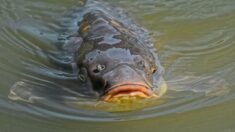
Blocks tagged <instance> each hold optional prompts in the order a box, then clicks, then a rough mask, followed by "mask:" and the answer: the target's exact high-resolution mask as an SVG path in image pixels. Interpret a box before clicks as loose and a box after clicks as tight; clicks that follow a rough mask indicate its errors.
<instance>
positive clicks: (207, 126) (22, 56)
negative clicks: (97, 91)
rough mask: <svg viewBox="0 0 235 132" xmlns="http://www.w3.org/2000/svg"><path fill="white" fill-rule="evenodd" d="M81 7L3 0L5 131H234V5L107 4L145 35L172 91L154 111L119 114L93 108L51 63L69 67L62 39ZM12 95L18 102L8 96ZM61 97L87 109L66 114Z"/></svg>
mask: <svg viewBox="0 0 235 132" xmlns="http://www.w3.org/2000/svg"><path fill="white" fill-rule="evenodd" d="M83 3H84V1H77V0H68V1H59V0H58V1H52V0H43V1H40V2H38V1H33V0H19V1H14V0H1V5H0V18H1V19H0V25H1V26H0V74H1V80H0V86H1V88H0V131H1V132H12V131H18V132H32V131H33V132H42V131H45V132H47V131H48V132H53V131H57V132H64V131H66V132H77V131H82V132H89V131H102V132H104V131H118V132H119V131H130V130H131V131H136V132H142V131H153V132H155V131H165V132H172V131H181V132H184V131H185V132H194V131H195V132H197V131H205V132H207V131H215V132H217V131H218V132H233V131H235V127H234V126H235V123H234V122H235V116H234V111H235V105H234V104H235V82H234V80H235V52H234V50H235V14H234V11H235V2H234V1H233V0H224V1H220V0H214V1H212V0H203V1H202V0H178V1H174V0H146V1H141V0H128V1H126V0H119V1H115V0H112V1H109V2H108V3H110V4H113V5H114V6H117V7H120V8H122V9H124V11H126V12H128V14H129V15H130V16H131V17H133V18H134V20H135V21H136V22H137V23H139V24H140V25H141V26H143V27H144V28H146V29H147V30H148V32H149V35H150V37H151V38H152V40H153V42H154V47H155V48H156V49H157V52H158V55H159V58H160V60H161V63H162V65H163V67H164V68H165V75H164V78H165V79H166V81H167V84H168V88H169V90H168V92H167V93H166V94H165V95H164V96H163V97H162V98H161V99H159V100H158V101H156V102H155V103H154V104H153V105H150V106H149V107H146V108H144V109H139V110H136V111H132V112H121V113H112V112H107V111H103V110H100V109H95V108H94V107H90V106H94V104H93V102H95V101H91V100H92V99H90V98H86V97H83V95H82V94H79V91H77V87H79V86H77V84H76V82H75V81H74V79H75V76H74V75H73V73H72V72H71V70H69V68H68V69H64V68H61V67H60V66H58V65H57V64H55V63H52V61H51V60H58V61H55V62H59V63H60V64H64V65H66V64H67V63H69V61H70V60H71V56H70V55H69V54H67V53H64V52H62V51H61V50H59V49H58V48H57V45H59V44H61V40H60V39H59V40H58V38H61V36H62V37H63V36H66V35H68V34H70V33H71V32H74V31H75V30H76V29H74V27H76V22H77V21H78V19H79V15H77V14H76V13H79V11H80V9H81V8H82V6H83ZM101 3H102V1H101ZM48 56H49V58H50V59H49V58H48ZM14 88H17V89H15V90H18V91H14V92H17V93H21V95H20V96H10V97H9V96H8V95H9V93H10V91H11V89H14ZM35 89H36V90H35ZM13 94H14V93H13ZM87 94H89V91H88V93H87ZM45 95H46V96H45ZM61 96H63V99H68V100H73V99H74V97H81V98H79V99H80V100H79V101H80V102H82V103H80V104H79V105H77V107H66V105H65V104H64V103H61V100H60V98H59V97H61ZM45 97H47V98H45ZM88 100H89V101H88ZM76 101H77V100H76ZM88 103H90V104H88ZM87 104H88V105H87ZM73 106H74V105H73ZM108 106H109V105H107V106H104V105H103V107H102V108H101V109H104V108H107V109H108V108H109V107H108Z"/></svg>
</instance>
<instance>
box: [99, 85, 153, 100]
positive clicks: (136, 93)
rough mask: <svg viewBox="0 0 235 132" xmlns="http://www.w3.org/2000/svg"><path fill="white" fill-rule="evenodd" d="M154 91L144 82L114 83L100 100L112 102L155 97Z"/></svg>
mask: <svg viewBox="0 0 235 132" xmlns="http://www.w3.org/2000/svg"><path fill="white" fill-rule="evenodd" d="M155 96H156V95H155V94H154V92H153V91H152V90H151V89H150V88H149V87H148V86H147V85H146V84H144V83H122V84H118V85H114V86H112V87H111V88H109V90H108V91H107V92H106V94H105V95H104V96H103V97H102V99H101V100H102V101H106V102H112V101H114V100H121V99H125V98H126V99H128V98H133V97H134V98H139V99H147V98H151V97H155Z"/></svg>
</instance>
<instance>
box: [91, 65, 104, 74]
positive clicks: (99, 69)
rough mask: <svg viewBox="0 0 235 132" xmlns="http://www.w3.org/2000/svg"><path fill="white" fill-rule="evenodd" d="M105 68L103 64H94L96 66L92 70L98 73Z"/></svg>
mask: <svg viewBox="0 0 235 132" xmlns="http://www.w3.org/2000/svg"><path fill="white" fill-rule="evenodd" d="M104 69H105V65H100V64H98V65H96V68H95V69H94V70H93V73H99V72H101V71H103V70H104Z"/></svg>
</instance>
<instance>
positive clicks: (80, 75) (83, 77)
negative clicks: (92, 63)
mask: <svg viewBox="0 0 235 132" xmlns="http://www.w3.org/2000/svg"><path fill="white" fill-rule="evenodd" d="M78 77H79V79H80V80H81V81H82V82H85V81H86V77H85V75H83V74H79V75H78Z"/></svg>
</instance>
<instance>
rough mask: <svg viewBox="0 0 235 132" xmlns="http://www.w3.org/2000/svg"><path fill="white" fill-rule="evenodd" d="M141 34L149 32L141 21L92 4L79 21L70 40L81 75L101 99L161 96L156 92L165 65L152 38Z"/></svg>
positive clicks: (78, 71)
mask: <svg viewBox="0 0 235 132" xmlns="http://www.w3.org/2000/svg"><path fill="white" fill-rule="evenodd" d="M133 25H134V26H133ZM133 27H134V28H133ZM136 27H137V28H136ZM141 33H146V32H144V31H143V28H142V27H138V26H137V24H134V23H133V24H130V23H129V24H128V23H124V22H123V21H121V20H119V18H117V17H116V16H115V15H112V13H110V12H107V10H104V9H102V8H101V9H100V8H92V6H89V8H88V9H87V10H86V12H85V13H84V14H83V16H82V19H81V21H79V22H78V30H77V35H75V36H73V39H72V41H70V43H72V44H71V47H72V50H73V51H74V55H75V57H74V58H75V59H74V62H75V67H77V69H78V70H77V76H78V79H79V80H80V81H81V82H83V83H84V84H86V85H87V87H89V88H92V89H93V90H94V91H95V92H97V93H98V94H99V97H100V99H101V100H103V101H108V102H111V101H113V100H117V99H123V98H129V97H131V98H133V97H136V98H143V99H146V98H151V97H156V96H157V95H156V93H155V92H154V91H155V89H159V87H160V84H162V82H163V81H164V80H163V78H162V74H163V72H162V71H163V70H162V66H161V65H160V62H159V59H158V57H157V55H156V53H155V52H154V50H153V47H151V45H152V43H151V41H150V40H149V37H142V36H143V35H142V34H141ZM71 47H70V49H71Z"/></svg>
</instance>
